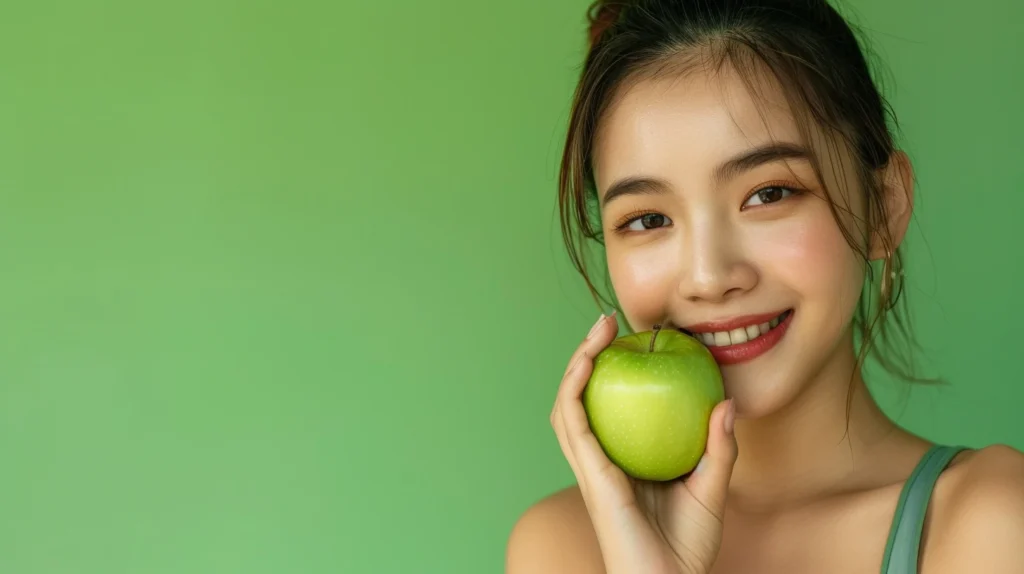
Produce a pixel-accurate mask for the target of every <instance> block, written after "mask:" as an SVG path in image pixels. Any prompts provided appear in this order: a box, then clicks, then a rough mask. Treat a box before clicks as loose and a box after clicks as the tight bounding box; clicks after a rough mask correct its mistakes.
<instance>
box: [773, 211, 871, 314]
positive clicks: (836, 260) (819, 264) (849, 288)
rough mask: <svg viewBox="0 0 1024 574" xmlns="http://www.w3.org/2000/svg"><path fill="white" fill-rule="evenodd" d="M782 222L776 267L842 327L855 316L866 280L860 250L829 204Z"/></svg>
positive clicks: (775, 253)
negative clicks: (854, 247) (835, 216)
mask: <svg viewBox="0 0 1024 574" xmlns="http://www.w3.org/2000/svg"><path fill="white" fill-rule="evenodd" d="M806 215H807V216H806V217H802V218H800V219H799V220H796V221H791V222H789V223H787V224H786V225H785V226H780V228H779V230H778V232H777V233H776V236H775V237H772V238H771V241H770V242H769V243H767V244H769V245H772V246H773V249H772V256H771V261H772V268H773V269H774V272H775V275H776V276H777V277H779V278H780V280H781V281H782V282H783V284H785V285H789V286H790V287H791V288H792V289H794V290H795V291H797V292H798V295H799V296H800V297H801V299H803V300H804V302H805V303H815V305H814V308H817V309H819V310H820V311H819V312H821V313H823V314H824V315H825V317H824V318H823V320H824V321H826V322H828V323H830V324H833V325H832V326H833V327H835V328H837V329H838V328H842V327H843V326H844V325H845V324H846V322H847V321H848V320H849V318H850V317H852V315H853V312H854V310H855V307H856V303H857V298H858V297H859V295H860V289H861V287H862V285H863V278H864V266H863V260H862V259H861V258H860V255H859V254H858V253H857V252H856V251H855V250H854V249H852V248H851V247H850V245H849V243H847V241H846V238H845V236H844V235H843V232H842V230H841V229H840V228H839V225H838V224H837V223H836V221H835V219H833V217H832V214H831V212H830V211H829V210H828V207H827V206H823V207H822V208H821V209H815V210H813V212H809V213H807V214H806Z"/></svg>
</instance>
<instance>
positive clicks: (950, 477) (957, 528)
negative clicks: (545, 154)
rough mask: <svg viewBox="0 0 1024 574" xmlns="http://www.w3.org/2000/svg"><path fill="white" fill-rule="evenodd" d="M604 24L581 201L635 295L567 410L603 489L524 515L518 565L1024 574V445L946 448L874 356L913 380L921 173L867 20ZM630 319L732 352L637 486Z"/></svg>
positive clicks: (632, 5) (570, 212)
mask: <svg viewBox="0 0 1024 574" xmlns="http://www.w3.org/2000/svg"><path fill="white" fill-rule="evenodd" d="M591 21H592V28H591V49H590V52H589V54H588V56H587V59H586V64H585V68H584V70H583V73H582V77H581V80H580V84H579V87H578V90H577V92H576V96H575V100H574V103H573V109H572V116H571V122H570V125H569V130H568V140H567V142H566V145H565V152H564V158H563V165H562V173H561V180H560V200H561V206H562V214H563V219H562V222H563V229H564V231H565V232H566V238H567V245H568V247H569V249H570V254H571V256H572V258H573V261H574V263H575V264H576V266H577V268H578V269H579V271H580V272H581V273H582V274H583V276H584V278H585V279H586V280H587V284H588V285H589V286H590V288H591V289H592V291H593V292H594V293H595V297H597V298H600V297H601V296H600V295H599V294H598V292H597V290H596V288H595V287H594V282H592V281H591V279H590V275H589V273H588V267H589V266H588V265H587V259H586V257H585V256H584V248H585V247H586V245H587V244H588V243H587V242H589V241H592V242H594V243H596V244H598V245H600V246H601V247H602V248H603V258H604V263H605V264H606V265H607V274H608V275H607V276H608V279H609V281H610V285H611V287H612V289H613V291H614V300H615V301H616V307H617V310H616V311H613V312H609V313H607V314H605V315H602V316H601V318H600V319H599V320H598V321H597V323H596V324H595V325H594V326H593V329H592V330H591V331H590V333H589V334H588V335H587V336H586V338H585V339H584V340H583V342H582V344H581V345H580V346H579V348H578V349H577V350H576V352H575V354H574V355H573V356H572V357H571V358H570V360H569V361H568V367H567V369H566V372H565V374H564V377H563V379H562V381H561V387H560V389H559V391H558V395H557V399H556V402H555V405H554V408H553V411H552V413H551V423H552V425H553V427H554V431H555V434H556V435H557V437H558V441H559V443H560V445H561V448H562V451H563V453H564V455H565V457H566V459H567V461H568V463H569V465H570V466H571V468H572V470H573V472H574V473H575V476H576V479H577V483H578V486H575V487H572V488H569V489H566V490H563V491H561V492H558V493H556V494H554V495H552V496H550V497H548V498H545V499H544V500H542V501H540V502H538V503H537V504H536V505H534V506H533V507H532V508H530V509H529V510H528V511H527V512H525V513H524V514H523V516H522V517H521V518H520V519H519V521H518V522H517V524H516V526H515V528H514V530H513V532H512V535H511V538H510V540H509V546H508V555H507V571H508V572H510V573H512V574H544V573H558V574H571V573H577V572H579V573H584V572H588V573H589V572H609V573H614V574H667V573H672V574H680V573H685V574H707V573H715V574H725V573H734V572H741V573H748V572H757V573H761V574H769V573H785V574H794V573H803V572H807V573H815V574H820V573H826V572H827V573H830V574H831V573H842V572H858V573H868V572H883V573H886V574H894V573H901V574H910V573H912V572H923V573H925V574H942V573H950V574H961V573H964V572H971V573H974V572H978V573H986V574H999V573H1006V574H1009V573H1011V572H1012V573H1022V572H1024V456H1022V455H1021V454H1020V453H1018V452H1017V451H1016V450H1013V449H1011V448H1009V447H1006V446H991V447H987V448H983V449H980V450H973V449H966V448H958V447H956V446H955V445H952V446H946V445H933V444H931V443H929V442H928V441H926V440H924V439H922V438H920V437H917V436H915V435H913V434H912V433H909V432H907V431H905V430H904V429H902V428H900V427H898V426H897V425H896V424H894V423H893V421H891V420H890V419H888V418H887V417H886V416H885V415H884V414H883V412H882V411H881V410H880V409H879V407H878V406H877V405H876V403H875V402H874V400H873V399H872V397H871V395H870V394H869V392H868V391H867V389H866V387H865V384H864V381H863V379H862V375H861V373H862V368H861V367H862V364H863V361H864V358H865V356H866V354H867V353H868V351H871V352H874V353H877V355H878V358H879V359H880V360H881V362H882V364H883V365H885V366H886V367H888V368H890V369H891V370H892V371H893V372H894V373H897V374H906V375H908V376H909V375H910V371H909V366H910V363H909V362H908V361H905V360H900V359H901V357H900V355H899V354H898V353H897V351H898V350H900V349H902V348H904V346H901V345H900V343H901V342H902V343H906V342H907V341H908V340H907V339H905V338H901V337H902V336H903V335H905V334H906V330H905V329H902V328H901V327H902V326H903V322H902V321H900V320H899V319H900V316H899V315H898V314H897V311H898V309H899V308H898V307H897V305H896V303H897V302H900V301H901V300H902V298H901V289H902V266H901V259H900V249H899V247H900V244H901V241H902V239H903V237H904V234H905V232H906V230H907V226H908V223H909V221H910V217H911V212H912V208H913V191H914V189H913V188H914V181H913V176H912V172H911V166H910V164H909V162H908V159H907V156H906V155H905V154H904V153H902V152H901V151H899V150H898V149H896V148H895V147H894V142H893V136H892V134H891V131H890V127H889V125H888V123H887V120H888V119H889V118H888V114H887V112H888V108H887V106H886V103H885V101H884V100H883V98H882V97H881V95H880V94H879V92H878V90H877V88H876V86H875V85H874V84H873V82H872V78H871V75H870V74H869V69H868V66H867V65H866V63H865V58H864V56H863V54H862V51H861V47H860V46H859V44H858V42H857V40H856V39H855V36H854V35H853V33H852V32H851V29H850V28H849V27H848V25H847V23H846V22H845V21H844V20H843V19H842V17H841V16H840V15H839V14H838V13H837V12H836V11H834V10H833V9H832V8H831V7H830V6H829V5H828V4H827V3H826V1H825V0H715V1H709V0H637V1H631V2H598V3H597V4H596V5H595V6H593V7H592V11H591ZM620 321H622V322H624V323H625V326H627V327H628V328H629V329H631V330H633V331H642V330H648V329H651V328H652V327H653V326H654V325H656V324H660V325H662V328H666V329H670V328H675V329H681V330H684V331H686V332H688V333H691V334H694V335H696V336H698V337H700V338H701V339H702V340H704V341H706V344H707V345H708V347H709V349H710V350H711V352H712V354H713V355H714V356H715V358H716V360H717V361H718V363H719V365H720V367H721V371H722V374H723V378H724V381H725V387H726V396H727V400H725V401H724V402H722V403H721V404H719V405H718V406H717V407H716V408H715V410H714V411H713V412H712V415H711V419H710V423H709V431H708V432H709V438H708V444H707V448H706V452H705V454H704V459H703V460H702V462H701V464H700V465H699V466H698V467H697V469H696V470H695V471H694V472H693V473H691V474H690V475H688V476H686V477H683V478H680V479H679V480H675V481H671V482H667V483H646V482H641V481H636V480H633V479H631V478H629V477H627V476H626V475H625V474H624V473H623V472H622V471H621V470H620V469H619V468H618V467H616V466H615V465H614V464H612V463H611V462H610V461H609V460H608V458H607V457H606V456H605V454H604V453H603V451H602V450H601V447H600V446H599V444H598V443H597V441H596V439H595V437H594V436H593V434H592V433H591V432H590V428H589V425H588V423H587V418H586V413H585V412H584V410H583V407H582V404H581V401H580V396H581V393H582V391H583V389H584V387H585V386H586V384H587V380H588V377H589V375H590V369H591V366H592V363H591V359H592V358H593V357H594V356H595V355H596V354H597V353H599V352H600V351H601V350H602V349H604V348H605V347H606V346H607V345H608V344H609V343H610V342H611V341H612V340H613V339H614V338H615V337H616V334H617V331H618V327H619V325H620V323H619V322H620ZM894 328H895V329H896V330H893V329H894Z"/></svg>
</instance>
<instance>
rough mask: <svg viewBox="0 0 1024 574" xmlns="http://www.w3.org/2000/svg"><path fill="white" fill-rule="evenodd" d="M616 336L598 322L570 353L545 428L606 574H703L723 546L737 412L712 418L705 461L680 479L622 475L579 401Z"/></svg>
mask: <svg viewBox="0 0 1024 574" xmlns="http://www.w3.org/2000/svg"><path fill="white" fill-rule="evenodd" d="M617 333H618V324H617V322H616V319H615V314H614V313H612V315H611V316H609V317H605V316H604V315H602V316H601V318H600V319H599V320H598V322H597V324H595V325H594V327H593V328H592V329H591V331H590V333H589V334H588V335H587V337H586V339H584V341H583V343H582V344H580V346H579V347H578V348H577V349H576V352H575V353H574V354H573V356H572V358H571V359H570V361H569V366H568V368H567V369H566V371H565V374H564V376H563V377H562V383H561V386H560V388H559V389H558V397H557V399H556V401H555V406H554V409H553V410H552V412H551V425H552V426H553V427H554V429H555V434H556V435H557V436H558V442H559V444H560V445H561V448H562V453H563V454H564V455H565V458H566V459H567V460H568V461H569V466H571V467H572V471H573V473H574V474H575V475H576V481H577V483H578V484H579V487H580V491H581V492H582V494H583V500H584V501H585V503H586V506H587V512H588V513H589V515H590V520H591V522H592V523H593V526H594V530H595V532H596V533H597V539H598V542H599V543H600V546H601V555H602V558H603V560H604V564H605V569H606V571H607V572H608V573H609V574H707V573H708V572H710V571H711V567H712V566H713V565H714V562H715V558H716V557H717V555H718V549H719V547H720V546H721V541H722V526H723V520H722V519H723V516H724V514H725V499H726V495H727V493H728V487H729V479H730V477H731V475H732V469H733V465H734V464H735V462H736V453H737V450H736V440H735V438H734V436H733V432H732V429H733V421H734V417H735V411H734V409H733V407H732V403H731V401H729V400H726V401H723V402H722V403H720V404H718V405H717V406H716V407H715V409H714V410H713V411H712V413H711V420H710V428H709V433H708V443H707V448H706V450H705V453H704V457H703V458H702V459H701V461H700V464H698V465H697V468H696V469H695V470H694V472H692V473H691V474H690V475H688V476H687V477H686V478H685V479H682V478H681V479H678V480H673V481H669V482H647V481H640V480H636V479H633V478H631V477H629V476H627V475H626V474H625V473H624V472H623V471H622V470H621V469H620V468H619V467H618V466H616V465H615V464H614V463H613V462H612V461H610V460H609V459H608V457H607V456H606V455H605V453H604V451H603V450H602V449H601V445H600V444H599V443H598V441H597V438H596V437H595V436H594V434H593V433H592V432H591V430H590V425H589V423H588V421H587V414H586V412H585V411H584V409H583V403H582V402H581V395H582V394H583V389H584V388H585V387H586V385H587V381H588V380H589V379H590V373H591V370H592V367H593V358H594V357H595V356H596V355H597V354H598V353H600V352H601V351H602V350H603V349H604V348H605V347H607V346H608V345H609V344H610V343H611V342H612V341H613V340H615V337H616V335H617Z"/></svg>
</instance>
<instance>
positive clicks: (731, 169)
mask: <svg viewBox="0 0 1024 574" xmlns="http://www.w3.org/2000/svg"><path fill="white" fill-rule="evenodd" d="M810 157H811V155H810V153H809V152H808V151H807V148H805V147H803V146H801V145H798V144H795V143H787V142H776V143H769V144H765V145H763V146H759V147H756V148H752V149H749V150H747V151H745V152H743V153H741V154H740V155H737V156H735V157H733V158H730V159H729V160H727V161H726V162H724V163H722V164H721V165H719V166H718V167H717V168H715V174H714V180H713V181H714V182H715V185H720V184H722V183H723V182H726V181H728V180H730V179H732V178H734V177H736V176H737V175H739V174H741V173H743V172H745V171H750V170H752V169H754V168H755V167H758V166H761V165H764V164H768V163H774V162H777V161H785V160H789V159H799V160H809V159H810ZM670 188H671V186H670V185H669V183H668V182H667V181H665V180H663V179H659V178H651V177H627V178H625V179H621V180H619V181H617V182H615V183H614V184H613V185H612V186H611V187H609V188H608V191H607V192H605V194H604V202H605V203H606V204H607V203H608V202H610V201H611V200H613V199H615V198H616V197H619V196H623V195H658V194H663V193H668V191H669V189H670Z"/></svg>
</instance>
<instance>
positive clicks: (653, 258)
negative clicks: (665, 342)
mask: <svg viewBox="0 0 1024 574" xmlns="http://www.w3.org/2000/svg"><path fill="white" fill-rule="evenodd" d="M680 255H681V254H680V253H679V252H678V249H676V248H675V247H674V245H673V244H671V243H670V242H664V241H663V242H652V243H650V244H648V245H644V246H630V247H625V246H616V245H614V244H609V245H608V247H607V252H606V256H607V258H608V273H609V276H610V279H611V282H612V287H613V288H614V289H615V295H616V296H617V297H618V300H619V305H620V306H621V307H622V311H623V313H624V314H625V315H626V319H627V320H628V321H629V322H630V324H631V325H632V326H633V327H634V328H643V329H646V328H648V327H649V326H650V325H652V324H654V323H656V322H657V321H660V320H662V319H663V318H664V314H665V312H666V311H667V309H668V307H667V306H666V305H667V303H668V302H669V301H671V299H672V297H671V296H672V293H673V289H674V288H675V286H676V284H677V281H678V275H679V268H678V265H679V264H678V262H679V261H680Z"/></svg>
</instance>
